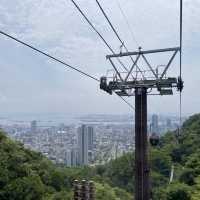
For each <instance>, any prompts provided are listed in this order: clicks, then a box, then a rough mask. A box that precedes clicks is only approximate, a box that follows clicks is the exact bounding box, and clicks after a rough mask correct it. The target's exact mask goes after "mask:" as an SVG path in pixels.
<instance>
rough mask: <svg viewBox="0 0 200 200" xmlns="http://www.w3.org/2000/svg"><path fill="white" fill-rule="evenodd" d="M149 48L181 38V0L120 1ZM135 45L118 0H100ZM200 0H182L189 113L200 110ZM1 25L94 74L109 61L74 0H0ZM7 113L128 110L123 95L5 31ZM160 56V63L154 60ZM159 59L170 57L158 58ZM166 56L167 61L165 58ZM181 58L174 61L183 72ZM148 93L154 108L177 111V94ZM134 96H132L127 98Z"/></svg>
mask: <svg viewBox="0 0 200 200" xmlns="http://www.w3.org/2000/svg"><path fill="white" fill-rule="evenodd" d="M118 1H119V2H120V4H121V6H122V9H123V10H124V11H125V14H126V16H127V18H128V20H129V23H130V25H131V27H132V30H133V32H134V34H135V37H136V39H137V41H138V43H139V44H140V45H141V46H142V47H143V49H154V48H165V47H173V46H178V44H179V0H168V1H166V0H154V1H149V0H118ZM100 2H101V3H102V6H103V7H104V8H105V11H106V12H107V13H108V15H109V17H110V19H111V21H112V22H113V24H114V26H115V27H116V29H117V30H118V31H119V33H120V35H121V37H122V38H123V40H124V41H125V42H126V44H127V46H128V47H129V49H130V50H136V49H137V45H136V43H135V42H134V41H133V39H132V37H131V34H130V31H129V29H128V27H127V25H126V23H125V21H124V18H123V16H122V15H121V13H120V11H119V8H118V6H117V0H109V1H108V0H100ZM77 3H79V5H80V7H81V8H82V9H83V10H84V11H85V12H86V14H87V16H88V17H89V18H90V19H91V21H92V22H93V23H94V24H95V26H96V27H97V28H98V30H99V31H100V32H101V33H102V34H103V36H104V37H105V38H106V40H107V41H109V43H110V44H111V45H112V47H113V48H114V49H115V51H116V52H119V46H120V43H119V42H118V40H117V39H116V37H115V35H114V34H113V32H112V31H111V29H110V27H109V26H108V24H107V23H106V21H105V19H104V17H103V16H102V14H101V12H100V11H99V9H98V7H97V5H96V2H95V0H77ZM199 16H200V0H184V54H183V56H184V58H183V77H184V81H185V88H184V92H183V113H184V114H191V113H195V112H200V91H199V84H200V62H199V58H200V56H199V52H200V17H199ZM0 29H1V30H3V31H5V32H7V33H10V34H12V35H15V36H17V37H18V38H20V39H22V40H24V41H26V42H28V43H30V44H32V45H34V46H36V47H38V48H40V49H42V50H44V51H47V52H49V53H51V54H52V55H54V56H56V57H58V58H60V59H62V60H64V61H66V62H67V63H69V64H71V65H73V66H76V67H78V68H80V69H82V70H83V71H86V72H88V73H90V74H92V75H94V76H96V77H100V76H102V75H105V74H106V71H107V70H108V69H111V68H112V67H111V65H110V64H109V63H108V61H106V59H105V56H106V55H107V54H110V52H109V51H108V49H107V48H106V47H105V45H104V44H103V43H102V41H101V40H100V39H99V38H98V36H97V35H96V34H95V33H94V31H93V30H92V29H91V28H90V27H89V25H88V24H87V23H86V22H85V21H84V20H83V18H82V17H81V16H80V14H79V13H78V12H77V10H76V9H75V7H74V6H73V4H72V2H71V1H70V0H56V1H55V0H23V1H22V0H0ZM0 47H1V51H0V52H1V53H0V110H1V112H29V113H30V112H34V113H40V112H42V113H45V112H62V113H69V114H70V113H75V114H77V113H81V114H84V113H115V114H117V113H129V112H131V110H130V108H129V107H128V106H127V105H126V104H124V103H123V102H122V101H121V100H120V99H119V98H118V97H116V96H109V95H108V94H106V93H104V92H103V91H100V89H99V85H98V84H97V83H96V82H95V81H93V80H90V79H88V78H85V77H82V76H80V75H79V74H78V73H77V72H74V71H72V70H70V69H65V68H64V67H63V66H62V65H60V64H58V63H55V62H53V61H51V60H49V59H48V58H46V57H44V56H42V55H39V54H37V53H35V52H33V51H32V50H29V49H27V48H25V47H23V46H21V45H20V44H17V43H15V42H14V41H11V40H8V39H6V38H5V37H4V36H0ZM156 61H158V62H156ZM153 62H154V63H155V65H159V64H166V63H165V60H163V61H161V58H159V59H156V58H154V61H153ZM162 62H163V63H162ZM177 70H178V57H177V59H176V60H175V62H174V64H173V65H172V71H171V72H172V73H173V76H178V71H177ZM175 94H176V95H174V96H170V97H150V98H149V106H148V107H149V111H150V112H155V113H164V112H165V113H175V114H176V113H177V112H178V96H177V93H176V92H175ZM128 100H129V101H130V102H131V103H134V99H133V98H129V99H128Z"/></svg>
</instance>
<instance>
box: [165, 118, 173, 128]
mask: <svg viewBox="0 0 200 200" xmlns="http://www.w3.org/2000/svg"><path fill="white" fill-rule="evenodd" d="M166 126H167V130H170V129H171V128H172V121H171V119H167V124H166Z"/></svg>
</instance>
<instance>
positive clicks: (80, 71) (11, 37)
mask: <svg viewBox="0 0 200 200" xmlns="http://www.w3.org/2000/svg"><path fill="white" fill-rule="evenodd" d="M0 34H2V35H4V36H6V37H7V38H9V39H12V40H14V41H16V42H18V43H20V44H22V45H24V46H26V47H28V48H30V49H32V50H34V51H36V52H38V53H40V54H42V55H44V56H47V57H48V58H50V59H52V60H54V61H56V62H58V63H60V64H62V65H64V66H65V67H67V68H71V69H72V70H75V71H77V72H79V73H80V74H81V75H84V76H87V77H89V78H91V79H93V80H95V81H97V82H99V79H97V78H96V77H94V76H91V75H89V74H88V73H86V72H83V71H82V70H80V69H78V68H75V67H73V66H71V65H69V64H67V63H66V62H64V61H62V60H60V59H58V58H55V57H53V56H51V55H50V54H48V53H45V52H43V51H41V50H39V49H38V48H36V47H34V46H32V45H30V44H27V43H26V42H23V41H22V40H19V39H18V38H16V37H14V36H11V35H10V34H7V33H5V32H3V31H1V30H0ZM120 98H121V99H122V100H123V101H124V102H125V103H126V104H127V105H128V106H130V107H131V108H133V107H132V105H131V104H129V103H128V102H127V101H126V100H125V99H124V98H122V97H120Z"/></svg>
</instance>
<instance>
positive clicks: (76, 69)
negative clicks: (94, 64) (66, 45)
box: [0, 31, 99, 82]
mask: <svg viewBox="0 0 200 200" xmlns="http://www.w3.org/2000/svg"><path fill="white" fill-rule="evenodd" d="M0 34H2V35H4V36H6V37H7V38H10V39H12V40H15V41H16V42H18V43H20V44H22V45H24V46H26V47H28V48H30V49H32V50H34V51H36V52H38V53H40V54H42V55H44V56H47V57H48V58H50V59H52V60H54V61H56V62H59V63H61V64H63V65H65V67H67V68H71V69H72V70H74V71H77V72H79V73H80V74H82V75H84V76H87V77H89V78H91V79H93V80H95V81H98V82H99V79H98V78H96V77H94V76H91V75H90V74H88V73H86V72H84V71H82V70H80V69H78V68H76V67H73V66H72V65H69V64H67V63H66V62H64V61H62V60H60V59H58V58H55V57H54V56H51V55H50V54H48V53H46V52H43V51H41V50H39V49H37V48H36V47H34V46H32V45H30V44H27V43H25V42H23V41H22V40H19V39H17V38H16V37H14V36H11V35H9V34H7V33H5V32H3V31H0Z"/></svg>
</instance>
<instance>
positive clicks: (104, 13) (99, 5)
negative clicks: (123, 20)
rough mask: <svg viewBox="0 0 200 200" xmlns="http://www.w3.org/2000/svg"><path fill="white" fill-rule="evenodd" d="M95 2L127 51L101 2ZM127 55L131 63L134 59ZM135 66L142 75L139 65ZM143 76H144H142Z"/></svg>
mask: <svg viewBox="0 0 200 200" xmlns="http://www.w3.org/2000/svg"><path fill="white" fill-rule="evenodd" d="M96 3H97V5H98V7H99V8H100V10H101V12H102V13H103V15H104V17H105V18H106V20H107V22H108V24H109V25H110V27H111V29H112V30H113V32H114V33H115V35H116V36H117V38H118V40H119V41H120V43H121V45H122V47H124V48H125V50H126V52H127V53H128V52H129V50H128V48H127V47H126V45H125V43H124V41H123V40H122V39H121V37H120V36H119V34H118V32H117V30H116V29H115V27H114V26H113V24H112V22H111V21H110V19H109V17H108V15H107V14H106V12H105V11H104V9H103V7H102V6H101V4H100V3H99V1H98V0H96ZM129 57H130V59H131V61H132V62H133V64H134V63H135V61H134V59H133V58H132V56H129ZM134 65H135V64H134ZM136 67H137V68H138V70H139V72H140V73H141V74H142V76H143V73H142V71H141V69H140V68H139V66H138V65H137V64H136ZM143 78H144V77H143Z"/></svg>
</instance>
